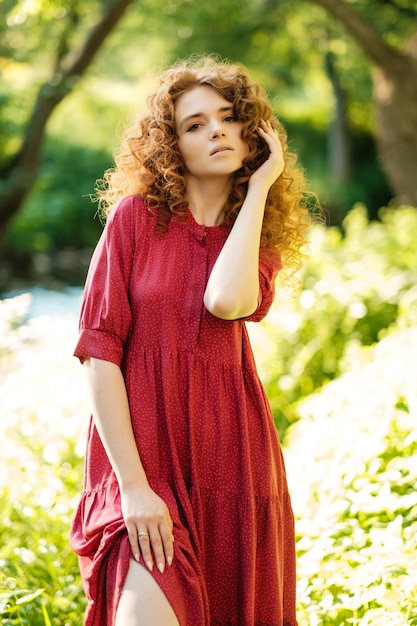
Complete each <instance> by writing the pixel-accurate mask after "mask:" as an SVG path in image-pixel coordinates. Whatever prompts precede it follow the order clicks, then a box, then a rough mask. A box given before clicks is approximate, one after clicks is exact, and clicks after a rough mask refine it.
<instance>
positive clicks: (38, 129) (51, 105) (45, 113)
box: [0, 0, 133, 235]
mask: <svg viewBox="0 0 417 626" xmlns="http://www.w3.org/2000/svg"><path fill="white" fill-rule="evenodd" d="M132 1H133V0H110V2H108V3H107V6H106V9H105V11H104V13H103V15H102V17H101V19H100V20H99V21H98V23H97V24H96V25H95V26H94V27H93V29H92V30H91V31H90V32H89V34H88V35H87V38H86V40H85V42H84V44H83V45H82V46H81V48H80V49H79V50H78V51H77V52H76V53H75V54H74V55H71V59H70V57H69V55H67V56H66V57H65V59H63V60H62V62H61V63H59V60H60V55H61V54H62V51H63V48H62V45H63V42H62V41H61V42H60V45H61V49H59V47H58V50H57V55H56V65H55V68H54V73H53V75H52V76H51V78H50V79H49V81H47V82H46V83H45V84H44V85H42V86H41V87H40V89H39V92H38V96H37V99H36V103H35V105H34V108H33V111H32V115H31V117H30V120H29V122H28V125H27V128H26V132H25V136H24V139H23V142H22V145H21V146H20V148H19V150H18V151H17V152H16V154H15V155H14V157H12V159H11V160H10V163H9V164H8V165H7V166H5V167H3V168H2V169H1V170H0V178H2V179H3V181H4V183H5V184H3V188H2V193H1V194H0V235H1V233H2V232H4V229H5V227H6V224H7V223H8V221H9V219H10V218H11V217H12V216H13V215H14V214H15V213H17V211H18V210H19V208H20V206H21V205H22V203H23V201H24V199H25V197H26V195H27V194H28V192H29V191H30V189H31V187H32V185H33V183H34V181H35V179H36V175H37V171H38V168H39V162H40V154H41V148H42V143H43V138H44V135H45V129H46V125H47V123H48V120H49V118H50V116H51V114H52V112H53V111H54V109H55V107H56V106H57V105H58V104H59V103H60V102H61V101H62V100H63V99H64V98H65V96H66V95H67V94H68V93H70V92H71V91H72V90H73V88H74V86H75V84H76V83H77V80H78V79H79V78H80V77H81V76H82V75H83V74H84V72H85V71H86V69H87V67H88V66H89V65H90V63H91V62H92V60H93V58H94V56H95V55H96V53H97V52H98V50H99V49H100V47H101V45H102V43H103V42H104V40H105V38H106V37H107V35H108V34H109V33H110V32H111V31H112V30H113V28H114V27H115V25H116V24H117V22H118V21H119V20H120V18H121V17H122V15H123V13H124V12H125V10H126V9H127V7H128V6H129V4H131V2H132ZM64 44H65V37H64ZM57 62H58V63H57Z"/></svg>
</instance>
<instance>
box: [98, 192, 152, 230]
mask: <svg viewBox="0 0 417 626" xmlns="http://www.w3.org/2000/svg"><path fill="white" fill-rule="evenodd" d="M155 219H156V218H155V216H154V214H153V213H152V212H151V211H150V209H149V207H148V205H147V204H146V202H145V201H144V200H143V199H142V198H141V197H140V196H133V195H132V196H124V197H123V198H121V200H119V202H118V203H117V204H116V205H115V206H114V207H113V208H112V210H111V212H110V214H109V215H108V216H107V220H106V227H107V228H114V227H116V229H118V230H121V231H125V232H126V233H127V232H129V233H131V234H133V233H135V232H136V233H138V232H143V231H144V230H147V229H148V228H152V229H153V228H154V227H155Z"/></svg>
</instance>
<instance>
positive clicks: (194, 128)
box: [187, 123, 200, 133]
mask: <svg viewBox="0 0 417 626" xmlns="http://www.w3.org/2000/svg"><path fill="white" fill-rule="evenodd" d="M197 128H200V124H197V123H196V124H192V125H191V126H190V127H189V128H187V133H189V132H192V131H193V130H197Z"/></svg>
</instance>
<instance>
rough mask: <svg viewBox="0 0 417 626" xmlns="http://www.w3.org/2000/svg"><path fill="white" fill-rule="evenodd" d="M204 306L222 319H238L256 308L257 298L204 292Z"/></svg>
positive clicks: (246, 315)
mask: <svg viewBox="0 0 417 626" xmlns="http://www.w3.org/2000/svg"><path fill="white" fill-rule="evenodd" d="M204 306H205V307H206V309H207V310H208V311H209V312H210V313H211V314H212V315H214V316H215V317H219V318H220V319H222V320H229V321H232V320H238V319H241V318H244V317H248V316H249V315H252V313H254V312H255V311H256V309H257V306H258V302H257V300H256V299H255V300H249V299H248V300H241V301H240V300H238V299H235V298H230V297H226V296H222V297H220V296H218V297H213V296H210V295H209V294H208V293H207V292H206V293H205V294H204Z"/></svg>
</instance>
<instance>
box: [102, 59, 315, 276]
mask: <svg viewBox="0 0 417 626" xmlns="http://www.w3.org/2000/svg"><path fill="white" fill-rule="evenodd" d="M199 86H209V87H212V88H213V89H215V90H216V92H217V93H218V94H219V95H220V96H222V97H223V98H224V99H225V100H227V101H228V102H231V103H232V104H233V110H234V115H235V116H236V119H237V120H238V121H239V122H241V123H242V124H243V127H242V138H243V140H244V141H245V142H246V143H247V145H248V147H249V153H248V156H247V157H246V158H245V160H244V162H243V164H242V167H241V168H240V169H239V170H238V171H237V172H235V173H234V174H233V176H232V186H231V192H230V194H229V197H228V199H227V202H226V205H225V207H224V221H225V222H226V223H227V224H229V225H233V223H234V221H235V219H236V217H237V215H238V213H239V210H240V207H241V206H242V204H243V201H244V199H245V197H246V193H247V189H248V181H249V179H250V177H251V175H252V173H253V172H255V171H256V170H257V169H258V168H259V167H260V165H261V164H262V163H263V162H264V161H265V160H266V159H267V158H268V156H269V148H268V146H267V144H266V142H265V141H264V140H263V139H262V138H261V137H260V136H259V134H258V128H259V124H260V122H261V120H265V121H267V122H268V121H269V122H270V123H271V124H272V126H273V128H274V129H276V130H277V132H278V135H279V138H280V141H281V144H282V147H283V151H284V160H285V167H284V171H283V173H282V174H281V176H280V177H279V178H278V179H277V180H276V181H275V183H274V184H273V185H272V187H271V188H270V190H269V193H268V197H267V201H266V207H265V213H264V219H263V227H262V234H261V249H263V250H265V252H266V251H271V252H275V253H276V254H278V255H279V256H280V257H281V260H282V264H283V267H284V269H285V270H286V273H287V274H288V275H292V274H293V272H294V271H296V270H297V269H298V268H299V266H300V265H301V262H302V259H303V258H304V256H305V255H304V253H303V249H304V246H305V244H306V239H305V232H306V228H307V227H308V225H309V223H310V220H309V211H308V208H307V207H308V203H309V198H310V197H311V195H314V194H310V193H309V192H308V191H307V189H306V181H305V177H304V174H303V170H302V169H301V167H300V166H299V165H298V164H297V155H296V154H295V153H294V152H292V151H290V150H289V148H288V145H287V134H286V131H285V129H284V127H283V125H282V124H281V123H280V122H279V121H278V120H277V119H276V118H275V116H274V114H273V111H272V107H271V105H270V103H269V101H268V98H267V96H266V94H265V92H264V90H263V89H262V88H261V87H260V85H259V84H257V83H256V82H254V81H252V80H251V79H250V77H249V75H248V72H247V71H246V69H245V68H244V67H243V66H240V65H237V64H232V63H229V62H228V61H222V60H218V59H217V58H214V57H212V56H203V57H197V58H196V57H194V58H191V59H188V60H186V61H178V62H177V63H176V64H175V65H173V66H172V67H171V68H170V69H168V70H166V71H165V72H163V73H162V74H161V76H160V77H159V84H158V86H157V88H156V89H155V90H154V92H153V93H151V94H150V95H149V96H148V98H147V101H146V103H147V106H148V111H149V113H148V114H147V115H144V116H142V117H141V118H140V119H139V120H137V121H136V123H135V124H134V125H133V126H132V127H131V128H130V129H128V130H127V132H126V133H125V138H124V141H123V143H122V146H121V149H120V151H119V153H118V154H117V155H116V157H115V167H113V168H111V169H109V170H107V171H106V172H105V175H104V178H103V179H102V180H100V181H98V184H97V187H96V192H97V199H98V201H99V209H100V211H101V213H102V214H104V215H108V214H109V213H110V212H111V210H112V208H113V207H114V205H115V204H116V203H117V202H118V200H120V198H121V197H123V196H125V195H131V194H133V195H139V196H141V197H142V198H143V199H144V201H145V202H146V204H147V206H148V207H149V210H150V211H152V212H153V213H155V214H156V215H157V218H158V219H157V221H158V229H159V231H160V232H161V234H163V233H164V232H166V229H167V227H168V223H169V221H170V219H171V217H172V215H173V214H177V215H181V214H184V213H185V212H186V208H187V205H186V203H185V201H184V198H185V194H186V183H185V171H186V170H185V166H184V161H183V159H182V156H181V153H180V151H179V148H178V137H177V132H176V125H175V102H176V100H177V99H178V98H179V96H181V95H182V94H183V93H185V92H187V91H189V90H191V89H193V88H195V87H199Z"/></svg>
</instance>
